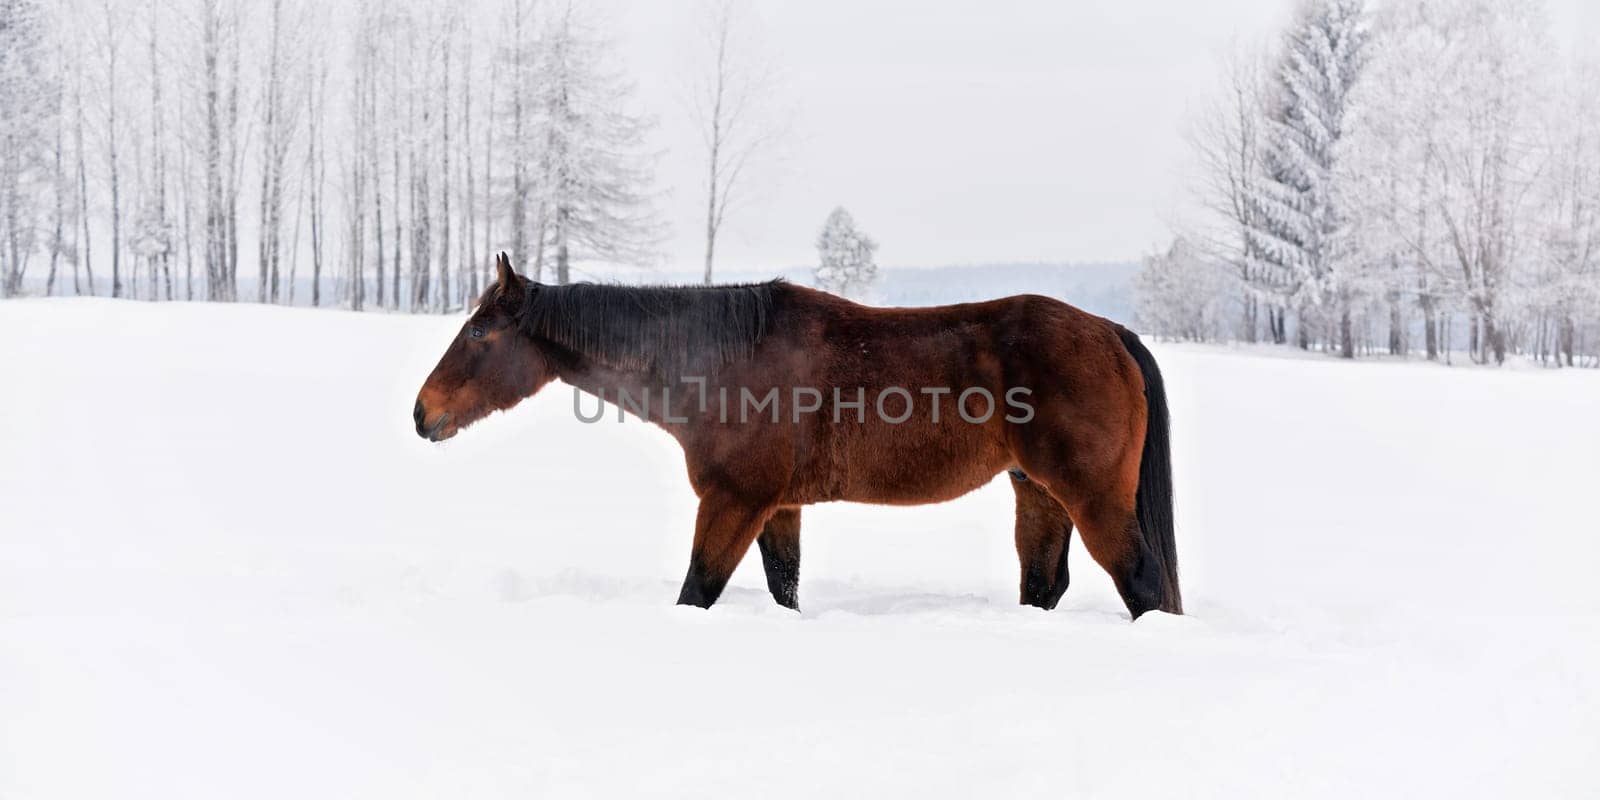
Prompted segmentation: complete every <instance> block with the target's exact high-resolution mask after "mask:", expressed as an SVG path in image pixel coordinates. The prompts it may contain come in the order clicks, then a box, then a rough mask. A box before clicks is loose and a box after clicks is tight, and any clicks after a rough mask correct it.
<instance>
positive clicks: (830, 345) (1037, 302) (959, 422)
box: [773, 286, 1133, 503]
mask: <svg viewBox="0 0 1600 800" xmlns="http://www.w3.org/2000/svg"><path fill="white" fill-rule="evenodd" d="M784 292H785V295H786V296H785V297H784V298H783V299H782V301H781V302H779V303H778V304H777V305H776V307H775V312H776V314H777V319H775V320H774V322H775V325H774V333H775V334H776V335H777V336H779V337H781V338H782V339H783V343H782V347H781V348H780V349H781V354H779V353H775V354H773V357H774V359H775V361H774V362H773V363H779V364H781V365H782V366H781V367H780V368H779V370H778V374H781V375H783V376H785V377H786V378H787V379H788V380H789V381H790V382H791V384H790V385H793V386H806V387H809V388H815V389H816V390H817V391H819V392H820V393H821V394H822V396H823V410H822V412H820V413H818V414H815V415H814V416H813V417H812V418H810V419H807V420H806V421H805V424H803V425H799V426H795V427H794V430H793V431H792V434H791V435H797V436H799V437H801V438H802V441H800V442H797V443H796V445H797V447H796V451H797V452H798V453H800V454H801V455H800V457H798V458H797V463H796V464H795V467H796V470H795V481H794V487H793V489H794V494H795V496H796V501H797V502H816V501H819V500H853V501H859V502H872V503H926V502H938V501H942V500H948V499H951V498H953V497H957V496H960V495H962V494H965V493H966V492H969V491H971V490H973V489H975V488H977V487H979V486H982V485H983V484H985V483H987V482H988V481H989V480H991V479H992V478H993V477H994V476H995V475H997V474H999V473H1000V472H1001V471H1004V470H1006V469H1009V468H1011V467H1015V466H1017V463H1018V459H1017V449H1018V441H1019V438H1021V437H1025V436H1030V435H1038V434H1041V433H1044V434H1046V435H1048V432H1045V431H1042V430H1040V429H1041V428H1043V427H1044V426H1043V425H1040V426H1034V425H1033V420H1034V419H1035V418H1037V416H1038V415H1039V414H1040V413H1041V412H1042V413H1045V414H1047V415H1048V416H1049V418H1050V420H1049V422H1047V423H1046V424H1047V425H1050V426H1059V425H1060V424H1061V420H1063V419H1064V418H1069V417H1077V418H1085V417H1087V418H1091V424H1099V423H1098V422H1095V421H1094V420H1093V419H1092V418H1096V417H1103V416H1105V414H1104V413H1103V410H1104V409H1103V408H1096V406H1104V405H1106V404H1104V403H1100V402H1099V398H1100V396H1101V395H1102V394H1104V386H1103V385H1102V384H1103V382H1104V381H1106V380H1108V379H1114V378H1108V376H1111V375H1112V374H1113V373H1121V372H1123V371H1125V370H1126V369H1129V368H1131V367H1132V366H1133V365H1132V362H1131V360H1130V359H1128V358H1127V355H1126V352H1125V351H1123V349H1122V348H1121V345H1120V342H1119V340H1118V338H1117V333H1116V331H1117V327H1116V325H1115V324H1114V323H1111V322H1109V321H1107V320H1104V319H1102V318H1100V317H1097V316H1094V315H1092V314H1089V313H1087V312H1085V311H1082V310H1080V309H1078V308H1075V307H1073V306H1071V305H1068V304H1066V303H1064V302H1061V301H1060V300H1057V299H1054V298H1050V297H1044V296H1041V295H1016V296H1011V297H1005V298H999V299H995V300H987V301H982V302H974V303H961V304H956V305H946V306H930V307H918V308H878V307H872V306H865V305H860V304H857V303H852V302H850V301H848V300H844V299H841V298H838V297H835V296H833V295H828V294H825V293H822V292H817V291H815V290H811V289H806V288H804V287H793V286H790V287H785V289H784ZM836 391H837V392H838V399H841V400H843V401H846V402H847V403H855V402H862V403H863V404H864V407H863V408H859V409H858V407H856V406H853V405H846V406H844V411H843V412H842V413H838V414H835V413H834V411H833V409H834V400H835V392H836ZM964 394H965V401H966V402H964V403H963V402H962V400H963V395H964ZM880 398H881V399H882V402H881V404H880ZM958 404H960V405H959V406H958ZM836 416H837V419H836ZM900 416H904V417H905V418H904V419H900V420H897V419H896V418H897V417H900Z"/></svg>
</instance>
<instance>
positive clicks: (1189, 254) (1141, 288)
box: [1134, 236, 1237, 342]
mask: <svg viewBox="0 0 1600 800" xmlns="http://www.w3.org/2000/svg"><path fill="white" fill-rule="evenodd" d="M1135 282H1136V286H1135V289H1136V292H1137V299H1138V305H1137V308H1136V310H1135V312H1134V313H1135V315H1136V317H1137V323H1138V325H1139V327H1140V329H1141V330H1143V331H1148V332H1150V333H1154V334H1158V335H1161V336H1171V337H1174V338H1178V339H1183V340H1185V341H1191V342H1208V341H1215V340H1217V339H1221V338H1223V337H1225V336H1226V335H1227V331H1228V323H1227V319H1228V317H1229V316H1230V312H1231V310H1232V309H1231V308H1230V305H1231V301H1230V298H1233V297H1236V296H1237V292H1236V291H1235V287H1236V286H1237V282H1236V281H1235V279H1234V277H1233V276H1232V275H1230V274H1229V271H1228V269H1227V268H1226V267H1225V266H1224V265H1223V264H1221V263H1218V262H1216V261H1213V260H1211V259H1210V258H1207V257H1206V255H1205V253H1204V252H1203V251H1202V250H1201V249H1200V248H1199V247H1198V246H1196V245H1194V244H1193V243H1191V242H1190V241H1189V240H1188V239H1185V238H1183V237H1181V236H1180V237H1178V238H1177V239H1176V240H1174V241H1173V243H1172V246H1171V247H1170V248H1168V249H1167V252H1165V253H1161V254H1156V255H1151V256H1147V257H1146V258H1145V259H1144V264H1143V267H1142V268H1141V269H1140V270H1139V275H1138V277H1137V278H1136V279H1135Z"/></svg>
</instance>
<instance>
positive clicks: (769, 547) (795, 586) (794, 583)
mask: <svg viewBox="0 0 1600 800" xmlns="http://www.w3.org/2000/svg"><path fill="white" fill-rule="evenodd" d="M756 543H757V544H759V545H760V546H761V565H762V566H763V567H765V568H766V570H767V588H768V589H769V590H771V591H772V599H773V600H776V601H778V605H780V606H783V607H785V608H793V609H796V610H798V609H799V608H800V599H799V591H800V509H799V508H780V509H778V510H777V511H775V512H773V514H772V518H771V519H769V520H767V525H766V527H765V528H762V529H761V536H760V537H758V538H757V539H756Z"/></svg>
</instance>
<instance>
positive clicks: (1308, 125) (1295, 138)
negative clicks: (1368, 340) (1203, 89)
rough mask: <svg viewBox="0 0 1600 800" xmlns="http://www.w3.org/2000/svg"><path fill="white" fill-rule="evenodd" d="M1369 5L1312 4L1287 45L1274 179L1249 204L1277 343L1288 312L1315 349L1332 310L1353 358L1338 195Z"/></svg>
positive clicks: (1273, 146) (1268, 162)
mask: <svg viewBox="0 0 1600 800" xmlns="http://www.w3.org/2000/svg"><path fill="white" fill-rule="evenodd" d="M1366 38H1367V34H1366V30H1365V20H1364V11H1363V7H1362V0H1307V2H1305V4H1304V5H1302V6H1301V7H1300V10H1299V12H1298V14H1297V15H1296V18H1295V23H1294V25H1293V26H1292V27H1291V29H1290V31H1289V33H1288V35H1287V37H1286V38H1285V42H1284V50H1283V53H1282V55H1281V63H1280V64H1279V68H1278V71H1277V75H1276V82H1275V83H1276V85H1275V86H1274V90H1275V95H1276V96H1275V97H1273V98H1271V100H1270V101H1269V110H1268V120H1267V129H1266V137H1265V138H1266V141H1265V146H1264V149H1263V152H1262V158H1263V166H1264V168H1265V173H1266V174H1265V180H1263V181H1260V183H1259V185H1258V187H1257V190H1256V191H1255V193H1254V195H1253V197H1252V198H1251V199H1250V203H1251V205H1252V207H1253V209H1254V212H1255V213H1254V214H1252V215H1251V219H1252V220H1253V223H1252V227H1251V229H1250V231H1249V232H1248V234H1247V235H1248V237H1249V240H1250V248H1249V250H1250V252H1251V254H1252V258H1254V259H1255V261H1256V263H1255V264H1254V265H1253V266H1254V269H1252V275H1253V277H1254V279H1255V280H1256V281H1258V282H1259V284H1260V285H1259V286H1258V288H1260V289H1261V290H1263V291H1264V292H1266V293H1267V294H1269V295H1270V296H1272V297H1274V298H1275V299H1276V300H1277V302H1278V303H1279V307H1278V308H1277V309H1275V310H1272V311H1271V312H1269V313H1270V314H1271V315H1273V316H1275V317H1276V318H1275V319H1271V320H1269V328H1270V330H1271V335H1272V336H1273V338H1274V339H1275V340H1277V341H1283V339H1284V335H1285V326H1284V322H1283V319H1282V315H1283V313H1284V310H1285V309H1288V310H1293V311H1294V312H1295V313H1296V315H1297V317H1298V332H1299V334H1298V336H1299V343H1300V345H1301V346H1302V347H1305V346H1308V345H1309V344H1310V341H1311V335H1312V333H1313V332H1318V333H1321V332H1322V331H1325V327H1324V326H1325V325H1326V323H1327V322H1329V321H1330V320H1329V313H1328V312H1329V311H1330V310H1331V311H1333V312H1334V313H1335V314H1336V315H1337V317H1338V321H1339V334H1338V336H1339V347H1340V353H1341V354H1342V355H1345V356H1346V357H1350V356H1353V355H1354V342H1353V338H1352V331H1351V324H1350V306H1351V303H1352V302H1353V299H1354V298H1353V296H1352V292H1353V290H1352V288H1351V287H1350V285H1349V283H1348V281H1346V280H1345V277H1346V275H1345V273H1346V272H1347V271H1348V270H1349V269H1350V268H1351V264H1350V263H1345V262H1344V261H1341V248H1340V242H1339V232H1340V227H1341V225H1342V223H1343V222H1344V219H1343V214H1342V210H1341V208H1340V207H1339V203H1338V192H1337V190H1336V187H1335V185H1334V184H1335V173H1336V164H1335V161H1336V159H1337V158H1338V153H1339V144H1340V139H1341V138H1342V137H1343V136H1344V134H1345V119H1346V112H1347V107H1348V104H1349V102H1348V99H1349V95H1350V93H1351V90H1352V88H1353V87H1354V86H1355V83H1356V80H1357V77H1358V76H1359V74H1360V72H1361V66H1362V60H1363V46H1364V44H1365V42H1366Z"/></svg>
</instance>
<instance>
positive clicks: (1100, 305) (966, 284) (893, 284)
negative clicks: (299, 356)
mask: <svg viewBox="0 0 1600 800" xmlns="http://www.w3.org/2000/svg"><path fill="white" fill-rule="evenodd" d="M1138 269H1139V265H1138V264H1136V263H1134V262H1131V261H1120V262H1107V263H1088V264H1071V263H1054V264H1049V263H1006V264H963V265H951V266H936V267H892V268H884V269H883V270H882V271H881V279H882V287H881V290H880V294H879V297H878V303H879V304H880V305H890V306H931V305H942V304H946V303H964V302H968V301H972V300H988V299H991V298H995V297H1004V296H1006V295H1012V294H1043V295H1049V296H1051V297H1055V298H1059V299H1061V300H1064V301H1066V302H1068V303H1071V304H1073V305H1075V306H1077V307H1079V308H1081V309H1084V310H1085V311H1088V312H1090V313H1093V314H1099V315H1101V316H1104V317H1109V318H1111V319H1114V320H1118V321H1122V322H1126V321H1128V320H1129V319H1131V318H1132V316H1133V276H1134V274H1135V273H1136V272H1137V271H1138ZM573 271H574V273H575V274H574V278H575V279H576V280H588V281H616V282H618V283H657V284H694V283H699V282H700V274H699V273H697V272H681V271H666V270H661V271H658V270H648V269H627V268H616V269H604V268H602V269H584V268H578V269H574V270H573ZM777 277H781V278H785V279H787V280H789V281H792V282H794V283H798V284H803V285H806V286H810V285H811V268H810V267H809V266H800V267H784V268H779V269H773V270H766V271H760V270H729V271H727V272H721V273H718V274H717V280H718V281H719V282H724V283H741V282H749V281H763V280H769V279H771V278H777ZM23 286H24V290H25V293H26V294H33V295H41V294H43V293H44V280H43V278H42V276H36V275H30V276H29V277H28V280H26V281H25V282H24V284H23ZM98 288H99V289H100V291H101V292H102V293H104V292H105V290H106V286H105V282H104V281H101V283H100V285H99V287H98ZM322 290H323V296H324V298H330V297H338V296H339V289H338V287H337V286H336V285H335V281H334V280H332V279H326V280H325V281H324V283H323V289H322ZM179 291H180V292H181V291H182V290H181V289H180V290H179ZM239 291H240V295H241V297H242V298H243V299H245V300H247V301H248V300H249V299H250V298H252V297H254V294H255V285H254V284H253V283H251V282H250V281H248V280H241V282H240V287H239ZM284 291H285V293H286V294H287V292H288V287H287V286H285V287H284ZM401 294H402V296H410V284H409V282H407V281H402V282H401ZM310 303H311V284H310V281H309V280H307V279H306V278H305V276H303V275H302V276H300V277H299V278H298V279H297V280H296V281H295V286H294V303H293V304H294V305H298V306H305V305H310ZM335 305H336V307H337V304H335Z"/></svg>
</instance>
